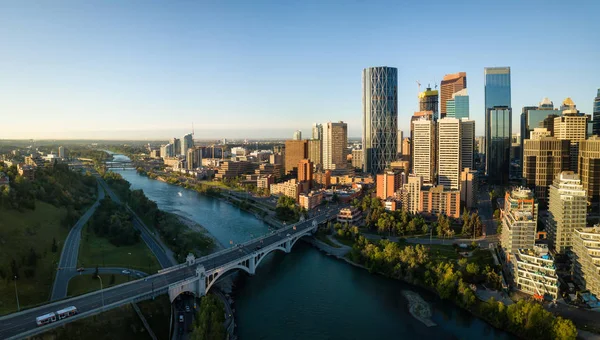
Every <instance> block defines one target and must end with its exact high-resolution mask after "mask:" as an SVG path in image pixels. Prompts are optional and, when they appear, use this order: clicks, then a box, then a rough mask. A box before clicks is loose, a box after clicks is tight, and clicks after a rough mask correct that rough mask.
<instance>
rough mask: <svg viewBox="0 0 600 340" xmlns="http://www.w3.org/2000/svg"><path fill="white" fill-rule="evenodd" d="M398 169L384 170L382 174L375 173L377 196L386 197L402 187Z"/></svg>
mask: <svg viewBox="0 0 600 340" xmlns="http://www.w3.org/2000/svg"><path fill="white" fill-rule="evenodd" d="M400 176H401V173H400V172H399V171H384V173H382V174H377V181H376V182H377V197H378V198H380V199H382V200H383V199H386V198H388V197H390V196H394V194H395V193H396V191H398V190H399V189H400V188H401V187H402V178H401V177H400Z"/></svg>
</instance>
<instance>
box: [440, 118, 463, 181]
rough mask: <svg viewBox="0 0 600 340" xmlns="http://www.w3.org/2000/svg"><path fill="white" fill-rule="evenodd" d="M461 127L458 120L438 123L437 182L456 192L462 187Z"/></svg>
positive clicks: (447, 119)
mask: <svg viewBox="0 0 600 340" xmlns="http://www.w3.org/2000/svg"><path fill="white" fill-rule="evenodd" d="M460 125H461V124H460V120H459V119H456V118H443V119H440V120H439V121H438V122H437V130H438V138H437V140H438V145H437V179H438V180H437V182H438V185H443V186H444V187H445V188H446V189H452V190H456V189H458V187H459V185H460V171H461V165H462V163H461V161H460V151H461V148H460V139H461V138H460V137H461V135H460Z"/></svg>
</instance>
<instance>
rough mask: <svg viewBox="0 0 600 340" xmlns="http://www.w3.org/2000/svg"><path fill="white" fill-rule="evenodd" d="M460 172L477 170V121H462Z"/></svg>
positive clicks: (465, 119)
mask: <svg viewBox="0 0 600 340" xmlns="http://www.w3.org/2000/svg"><path fill="white" fill-rule="evenodd" d="M460 163H461V166H460V170H461V171H462V170H464V169H466V168H469V169H475V121H474V120H470V119H468V118H463V119H461V120H460Z"/></svg>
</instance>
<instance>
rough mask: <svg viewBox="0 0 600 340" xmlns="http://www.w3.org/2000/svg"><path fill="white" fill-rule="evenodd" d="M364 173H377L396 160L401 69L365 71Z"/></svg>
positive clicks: (382, 68)
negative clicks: (399, 71)
mask: <svg viewBox="0 0 600 340" xmlns="http://www.w3.org/2000/svg"><path fill="white" fill-rule="evenodd" d="M362 82H363V84H362V89H363V97H362V100H363V134H362V144H363V150H364V160H365V165H364V171H365V172H368V173H371V174H377V173H381V172H382V171H383V170H384V169H385V167H386V166H387V165H388V164H389V163H391V162H392V161H393V160H394V159H395V158H396V151H397V146H396V143H397V142H398V137H397V136H396V135H397V133H398V69H396V68H393V67H369V68H366V69H364V70H363V75H362Z"/></svg>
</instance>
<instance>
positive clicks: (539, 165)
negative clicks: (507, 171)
mask: <svg viewBox="0 0 600 340" xmlns="http://www.w3.org/2000/svg"><path fill="white" fill-rule="evenodd" d="M544 131H547V130H545V129H544ZM537 132H539V134H538V133H537ZM543 135H544V134H543V133H542V131H541V130H540V129H536V130H534V132H533V133H532V135H531V137H532V138H531V139H526V140H524V142H525V146H524V148H523V179H524V180H525V183H526V185H527V186H528V187H529V188H532V189H533V190H534V192H535V197H536V198H537V199H538V201H539V202H540V204H541V205H542V206H544V207H545V206H546V205H547V200H548V186H549V185H550V184H552V182H553V181H554V179H555V178H556V176H557V175H558V174H560V173H561V172H562V171H565V170H568V169H569V168H570V158H569V157H570V151H569V147H570V143H569V141H566V140H558V139H556V138H554V137H544V136H543ZM538 136H542V137H538Z"/></svg>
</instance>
